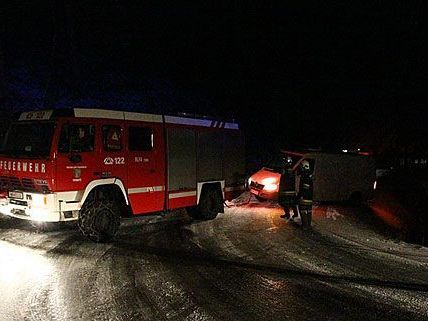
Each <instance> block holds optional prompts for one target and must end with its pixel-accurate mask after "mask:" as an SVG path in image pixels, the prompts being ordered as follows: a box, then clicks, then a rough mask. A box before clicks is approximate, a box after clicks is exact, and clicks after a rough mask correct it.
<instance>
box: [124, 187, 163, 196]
mask: <svg viewBox="0 0 428 321" xmlns="http://www.w3.org/2000/svg"><path fill="white" fill-rule="evenodd" d="M164 188H165V186H163V185H160V186H145V187H134V188H128V194H139V193H150V192H162V191H163V190H164Z"/></svg>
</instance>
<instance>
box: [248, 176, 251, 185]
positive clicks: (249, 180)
mask: <svg viewBox="0 0 428 321" xmlns="http://www.w3.org/2000/svg"><path fill="white" fill-rule="evenodd" d="M251 182H252V180H251V177H250V178H249V179H248V186H250V185H251Z"/></svg>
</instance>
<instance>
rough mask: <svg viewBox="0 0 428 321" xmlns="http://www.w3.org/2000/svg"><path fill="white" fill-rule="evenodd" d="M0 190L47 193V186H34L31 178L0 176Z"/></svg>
mask: <svg viewBox="0 0 428 321" xmlns="http://www.w3.org/2000/svg"><path fill="white" fill-rule="evenodd" d="M0 189H2V190H16V189H18V190H22V191H27V192H35V191H41V192H48V191H49V188H48V186H47V185H36V184H34V180H33V179H32V178H22V179H19V178H18V177H15V176H0Z"/></svg>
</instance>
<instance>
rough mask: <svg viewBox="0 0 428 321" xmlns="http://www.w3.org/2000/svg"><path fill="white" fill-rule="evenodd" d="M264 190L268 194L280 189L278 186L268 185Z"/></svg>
mask: <svg viewBox="0 0 428 321" xmlns="http://www.w3.org/2000/svg"><path fill="white" fill-rule="evenodd" d="M263 189H264V190H265V191H266V192H274V191H276V190H277V189H278V184H266V185H265V187H264V188H263Z"/></svg>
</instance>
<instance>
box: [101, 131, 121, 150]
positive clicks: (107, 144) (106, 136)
mask: <svg viewBox="0 0 428 321" xmlns="http://www.w3.org/2000/svg"><path fill="white" fill-rule="evenodd" d="M103 145H104V150H105V151H120V150H122V128H121V127H120V126H117V125H104V126H103Z"/></svg>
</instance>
